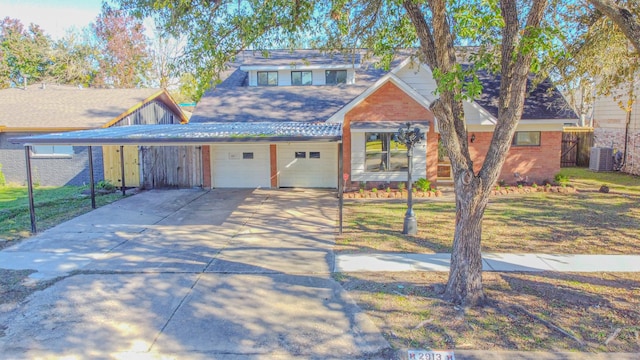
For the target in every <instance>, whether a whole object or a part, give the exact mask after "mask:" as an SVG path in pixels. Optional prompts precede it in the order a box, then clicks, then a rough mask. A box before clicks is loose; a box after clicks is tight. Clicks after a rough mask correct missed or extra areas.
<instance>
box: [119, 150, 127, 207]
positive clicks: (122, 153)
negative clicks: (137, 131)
mask: <svg viewBox="0 0 640 360" xmlns="http://www.w3.org/2000/svg"><path fill="white" fill-rule="evenodd" d="M120 172H121V178H122V196H125V195H126V193H125V191H126V190H125V183H124V146H122V145H120Z"/></svg>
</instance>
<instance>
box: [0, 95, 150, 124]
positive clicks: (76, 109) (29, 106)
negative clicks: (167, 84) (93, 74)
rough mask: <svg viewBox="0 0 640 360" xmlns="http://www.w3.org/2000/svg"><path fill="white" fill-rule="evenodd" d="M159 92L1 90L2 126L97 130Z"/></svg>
mask: <svg viewBox="0 0 640 360" xmlns="http://www.w3.org/2000/svg"><path fill="white" fill-rule="evenodd" d="M159 91H161V90H159V89H91V88H90V89H82V88H77V87H70V86H53V85H47V86H46V88H45V89H42V88H41V85H32V86H28V87H27V89H26V90H25V89H22V88H12V89H5V90H0V126H3V125H4V126H7V127H21V128H73V127H78V128H95V127H100V126H102V125H105V124H106V123H108V122H109V121H110V120H113V119H114V118H116V117H117V116H119V115H121V114H122V113H124V112H126V111H127V110H129V109H130V108H132V107H134V106H136V105H137V104H139V103H140V102H142V101H143V100H145V99H147V98H149V97H151V96H152V95H154V94H157V93H158V92H159Z"/></svg>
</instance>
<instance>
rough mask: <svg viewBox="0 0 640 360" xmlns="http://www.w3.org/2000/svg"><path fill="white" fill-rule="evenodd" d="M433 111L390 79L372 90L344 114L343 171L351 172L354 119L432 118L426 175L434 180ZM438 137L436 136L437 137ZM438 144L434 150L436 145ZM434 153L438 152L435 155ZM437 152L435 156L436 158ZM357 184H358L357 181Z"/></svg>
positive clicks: (434, 144)
mask: <svg viewBox="0 0 640 360" xmlns="http://www.w3.org/2000/svg"><path fill="white" fill-rule="evenodd" d="M433 119H434V117H433V113H432V112H431V111H429V110H428V109H426V108H425V107H424V106H423V105H422V104H420V103H418V102H417V101H415V100H414V99H412V98H411V97H410V96H409V95H407V94H406V93H405V92H404V91H403V90H402V89H400V88H399V87H398V86H396V85H395V84H393V83H392V82H387V83H385V84H384V85H382V86H381V87H380V88H379V89H377V90H376V91H375V92H374V93H373V94H371V95H369V97H367V98H366V99H364V100H363V101H362V102H360V103H359V104H358V105H356V106H355V107H354V108H353V109H351V110H349V112H347V113H346V114H345V116H344V126H343V137H342V142H343V149H344V153H343V160H344V164H345V166H344V172H345V173H347V174H349V176H351V165H350V164H351V123H352V122H358V121H367V122H375V121H400V122H406V121H409V122H420V121H429V124H430V125H429V132H428V133H427V177H428V178H429V179H430V180H432V181H435V178H436V175H437V174H436V171H437V156H438V152H437V149H438V140H437V139H438V138H437V134H436V133H435V132H434V131H433ZM434 139H435V140H434ZM434 146H435V153H434V152H433V148H434ZM434 154H435V155H434ZM434 156H435V158H434ZM355 186H356V187H357V184H355Z"/></svg>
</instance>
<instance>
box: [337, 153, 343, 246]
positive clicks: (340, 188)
mask: <svg viewBox="0 0 640 360" xmlns="http://www.w3.org/2000/svg"><path fill="white" fill-rule="evenodd" d="M343 171H344V165H343V163H342V142H340V143H338V199H339V200H338V203H339V204H340V205H339V207H340V210H339V211H338V213H339V215H338V217H339V218H340V226H339V230H338V233H339V234H340V235H342V204H343V202H344V200H343V197H344V194H343V193H344V185H343V184H344V175H343V174H342V172H343Z"/></svg>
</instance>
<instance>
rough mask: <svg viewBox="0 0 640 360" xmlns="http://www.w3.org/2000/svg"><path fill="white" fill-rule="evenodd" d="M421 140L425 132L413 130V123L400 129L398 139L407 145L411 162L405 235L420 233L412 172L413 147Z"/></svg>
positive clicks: (403, 228)
mask: <svg viewBox="0 0 640 360" xmlns="http://www.w3.org/2000/svg"><path fill="white" fill-rule="evenodd" d="M421 140H424V133H423V132H421V131H420V129H418V128H417V127H416V128H414V129H413V130H411V123H409V122H407V127H406V129H405V128H404V127H400V128H399V129H398V141H399V142H401V143H404V144H405V145H406V146H407V160H408V163H409V170H408V171H407V191H409V194H408V196H407V212H406V214H405V215H404V225H403V227H402V233H403V234H405V235H415V234H417V233H418V224H417V221H416V215H415V213H414V212H413V192H412V190H411V183H412V181H411V172H413V147H414V145H416V144H417V143H419V142H420V141H421Z"/></svg>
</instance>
